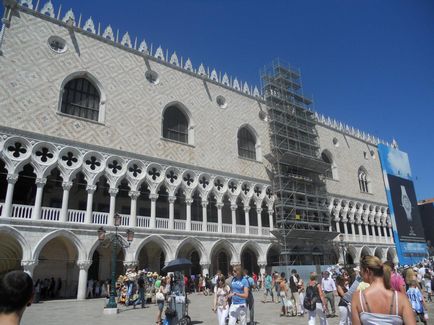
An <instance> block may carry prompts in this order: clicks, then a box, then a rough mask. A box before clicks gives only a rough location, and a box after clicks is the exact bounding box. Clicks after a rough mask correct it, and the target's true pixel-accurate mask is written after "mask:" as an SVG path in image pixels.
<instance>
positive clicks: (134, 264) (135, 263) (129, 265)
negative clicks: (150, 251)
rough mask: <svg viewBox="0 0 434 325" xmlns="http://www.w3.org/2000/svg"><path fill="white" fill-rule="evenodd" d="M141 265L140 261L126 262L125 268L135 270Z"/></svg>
mask: <svg viewBox="0 0 434 325" xmlns="http://www.w3.org/2000/svg"><path fill="white" fill-rule="evenodd" d="M138 264H139V262H138V261H124V266H125V267H126V268H127V269H133V268H135V267H136V266H137V265H138Z"/></svg>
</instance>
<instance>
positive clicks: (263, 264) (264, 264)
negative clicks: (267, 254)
mask: <svg viewBox="0 0 434 325" xmlns="http://www.w3.org/2000/svg"><path fill="white" fill-rule="evenodd" d="M258 266H259V268H265V267H266V266H267V262H266V261H258Z"/></svg>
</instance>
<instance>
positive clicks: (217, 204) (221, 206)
mask: <svg viewBox="0 0 434 325" xmlns="http://www.w3.org/2000/svg"><path fill="white" fill-rule="evenodd" d="M215 206H216V207H217V209H221V208H223V207H224V206H225V205H224V204H223V203H221V202H219V203H216V205H215Z"/></svg>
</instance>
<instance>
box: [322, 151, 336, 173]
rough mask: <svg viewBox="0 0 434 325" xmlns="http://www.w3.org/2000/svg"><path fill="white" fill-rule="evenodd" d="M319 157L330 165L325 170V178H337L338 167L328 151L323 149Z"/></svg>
mask: <svg viewBox="0 0 434 325" xmlns="http://www.w3.org/2000/svg"><path fill="white" fill-rule="evenodd" d="M321 159H322V160H323V161H324V162H325V163H327V164H329V165H330V168H329V169H328V170H327V171H326V172H325V176H326V177H327V178H331V179H334V180H338V169H337V166H336V163H335V162H334V160H333V156H332V154H331V153H330V151H328V150H324V151H323V152H321Z"/></svg>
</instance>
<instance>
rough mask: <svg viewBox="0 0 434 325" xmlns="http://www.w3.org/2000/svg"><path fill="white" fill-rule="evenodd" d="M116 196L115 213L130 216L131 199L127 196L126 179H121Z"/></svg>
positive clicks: (128, 190) (127, 185) (128, 188)
mask: <svg viewBox="0 0 434 325" xmlns="http://www.w3.org/2000/svg"><path fill="white" fill-rule="evenodd" d="M118 190H119V192H118V194H117V195H116V204H115V206H116V212H118V213H121V214H126V215H129V214H130V209H131V198H130V196H129V194H128V193H129V192H130V186H129V184H128V181H127V180H126V179H123V180H122V181H121V183H120V184H119V186H118Z"/></svg>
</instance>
